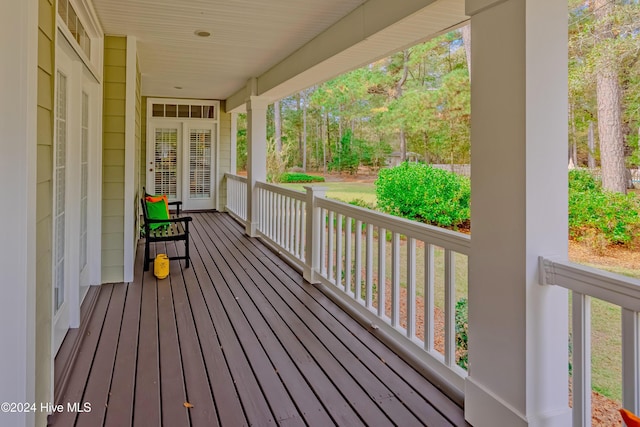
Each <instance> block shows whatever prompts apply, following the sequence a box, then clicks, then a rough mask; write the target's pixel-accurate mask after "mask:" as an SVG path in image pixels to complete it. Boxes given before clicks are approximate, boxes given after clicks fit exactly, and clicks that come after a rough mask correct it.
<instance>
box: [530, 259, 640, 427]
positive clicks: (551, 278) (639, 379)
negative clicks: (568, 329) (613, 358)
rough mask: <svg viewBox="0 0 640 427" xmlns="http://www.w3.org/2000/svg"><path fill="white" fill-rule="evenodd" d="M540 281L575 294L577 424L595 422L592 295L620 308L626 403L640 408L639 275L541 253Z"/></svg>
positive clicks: (579, 425)
mask: <svg viewBox="0 0 640 427" xmlns="http://www.w3.org/2000/svg"><path fill="white" fill-rule="evenodd" d="M540 282H541V283H542V284H543V285H557V286H561V287H563V288H566V289H569V290H570V291H571V293H572V306H573V308H572V311H573V312H572V329H573V425H574V427H583V426H591V299H592V298H596V299H600V300H603V301H606V302H609V303H611V304H614V305H617V306H619V307H620V308H621V310H622V316H621V323H622V406H623V407H624V408H626V409H628V410H630V411H632V412H634V413H636V414H637V413H638V412H639V409H640V323H639V319H640V318H639V317H638V312H640V280H637V279H632V278H629V277H626V276H621V275H619V274H613V273H608V272H605V271H602V270H597V269H594V268H590V267H587V266H583V265H580V264H575V263H571V262H568V261H565V260H553V259H548V258H544V257H540Z"/></svg>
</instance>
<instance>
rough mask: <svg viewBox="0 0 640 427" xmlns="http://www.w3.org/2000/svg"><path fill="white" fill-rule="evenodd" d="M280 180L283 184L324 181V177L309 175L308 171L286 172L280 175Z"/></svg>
mask: <svg viewBox="0 0 640 427" xmlns="http://www.w3.org/2000/svg"><path fill="white" fill-rule="evenodd" d="M280 182H281V183H283V184H290V183H296V182H324V177H322V176H315V175H307V174H306V173H299V172H285V173H283V174H282V175H281V176H280Z"/></svg>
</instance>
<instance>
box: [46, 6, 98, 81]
mask: <svg viewBox="0 0 640 427" xmlns="http://www.w3.org/2000/svg"><path fill="white" fill-rule="evenodd" d="M56 23H57V26H58V31H60V34H62V36H63V37H64V38H65V39H66V40H67V42H69V46H71V49H73V51H74V52H75V53H76V54H77V55H78V57H80V59H82V62H83V63H84V65H86V66H87V69H88V70H89V71H90V72H91V74H92V75H93V77H94V78H95V79H96V81H102V73H101V72H100V71H99V69H98V68H97V67H96V65H95V64H93V63H92V62H91V60H90V59H89V57H88V56H87V54H86V53H85V51H84V50H82V48H81V47H80V45H78V42H77V41H76V39H74V38H73V36H72V35H71V31H69V29H68V28H67V26H66V25H65V23H64V21H63V20H62V18H61V17H60V15H56ZM92 46H93V45H92ZM92 49H93V47H92Z"/></svg>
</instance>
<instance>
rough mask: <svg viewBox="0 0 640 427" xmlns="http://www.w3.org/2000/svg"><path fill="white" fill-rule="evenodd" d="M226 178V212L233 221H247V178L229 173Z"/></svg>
mask: <svg viewBox="0 0 640 427" xmlns="http://www.w3.org/2000/svg"><path fill="white" fill-rule="evenodd" d="M225 176H226V177H227V212H229V213H230V214H231V216H232V217H234V218H235V219H237V220H239V221H242V222H243V223H244V222H245V221H246V220H247V178H245V177H242V176H237V175H232V174H230V173H227V174H225Z"/></svg>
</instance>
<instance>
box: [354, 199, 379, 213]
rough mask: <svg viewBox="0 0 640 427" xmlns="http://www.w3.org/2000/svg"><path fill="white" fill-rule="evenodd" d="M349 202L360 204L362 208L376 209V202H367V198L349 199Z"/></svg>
mask: <svg viewBox="0 0 640 427" xmlns="http://www.w3.org/2000/svg"><path fill="white" fill-rule="evenodd" d="M348 203H349V204H350V205H353V206H358V207H360V208H365V209H371V210H372V211H373V210H375V209H376V205H375V203H370V202H367V201H366V200H364V199H361V198H359V199H352V200H349V202H348Z"/></svg>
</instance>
